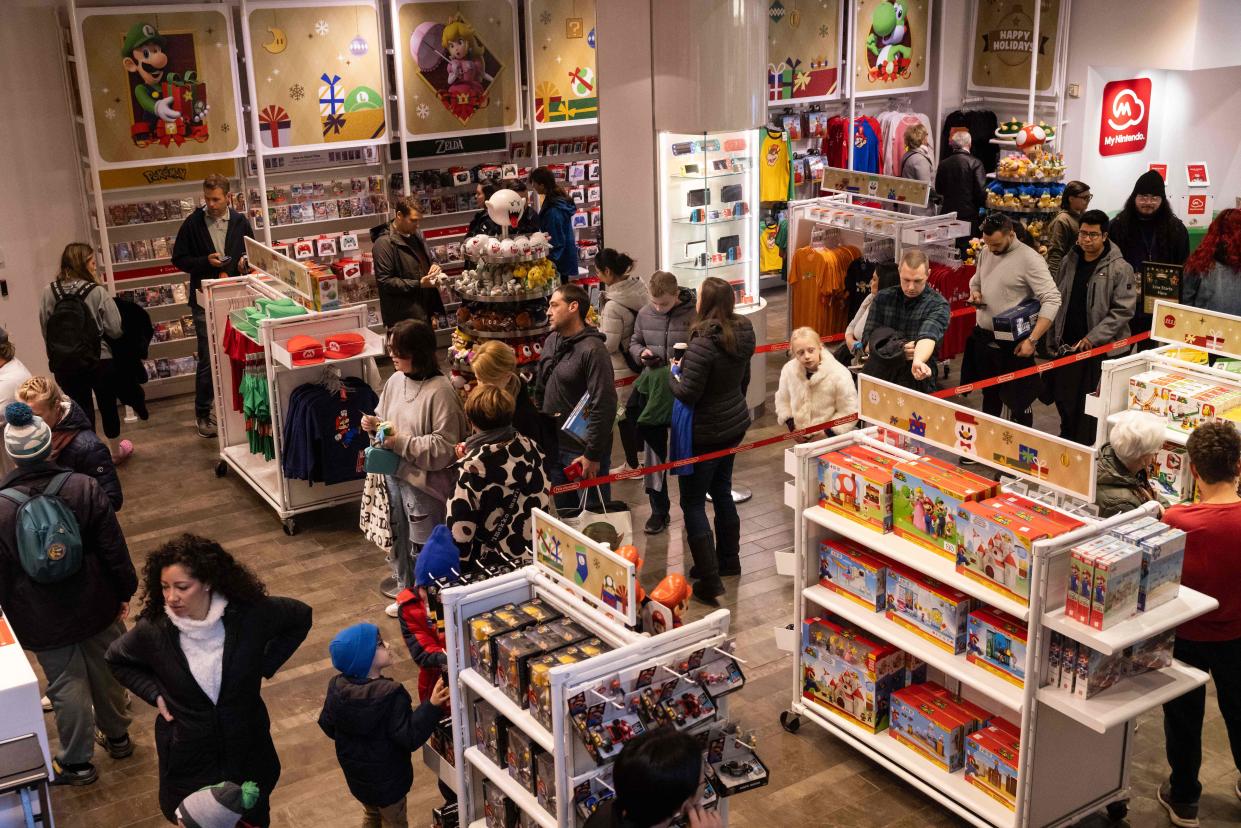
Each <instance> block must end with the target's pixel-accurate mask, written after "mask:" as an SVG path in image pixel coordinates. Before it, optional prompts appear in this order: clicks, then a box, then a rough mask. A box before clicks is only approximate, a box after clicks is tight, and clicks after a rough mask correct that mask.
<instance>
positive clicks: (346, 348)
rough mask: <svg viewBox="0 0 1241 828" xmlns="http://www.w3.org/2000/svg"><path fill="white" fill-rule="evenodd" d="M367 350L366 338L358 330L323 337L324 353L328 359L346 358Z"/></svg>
mask: <svg viewBox="0 0 1241 828" xmlns="http://www.w3.org/2000/svg"><path fill="white" fill-rule="evenodd" d="M365 350H366V338H365V337H363V336H362V334H360V333H358V332H357V331H346V332H345V333H334V334H328V335H327V336H325V337H323V354H324V356H326V357H327V358H328V359H345V358H346V357H351V356H357V355H358V354H360V353H362V352H363V351H365Z"/></svg>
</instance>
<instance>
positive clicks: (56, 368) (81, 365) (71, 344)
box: [45, 281, 103, 376]
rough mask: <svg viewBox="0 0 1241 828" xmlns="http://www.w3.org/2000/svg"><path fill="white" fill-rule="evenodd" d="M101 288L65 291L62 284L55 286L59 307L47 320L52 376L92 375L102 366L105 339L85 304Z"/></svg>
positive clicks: (48, 351) (92, 286) (92, 285)
mask: <svg viewBox="0 0 1241 828" xmlns="http://www.w3.org/2000/svg"><path fill="white" fill-rule="evenodd" d="M97 287H98V285H96V284H93V283H90V284H87V286H86V288H85V289H80V288H79V289H66V288H65V286H64V285H62V284H61V283H60V282H59V281H57V282H53V283H52V296H53V297H54V298H55V299H56V304H55V305H53V306H52V313H51V315H50V316H48V318H47V325H46V326H45V328H46V330H47V335H46V339H47V364H48V367H49V368H51V369H52V373H54V374H61V375H69V376H75V375H82V374H89V373H91V372H92V371H94V370H95V366H97V365H98V364H99V351H100V345H101V343H102V341H103V340H102V338H101V337H100V335H99V325H98V324H97V323H96V322H95V315H94V314H93V313H91V309H90V308H89V307H88V306H87V304H86V296H87V294H89V293H90V292H91V291H92V290H94V289H95V288H97Z"/></svg>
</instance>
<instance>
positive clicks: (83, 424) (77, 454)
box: [17, 377, 125, 512]
mask: <svg viewBox="0 0 1241 828" xmlns="http://www.w3.org/2000/svg"><path fill="white" fill-rule="evenodd" d="M17 399H18V401H19V402H24V403H25V404H26V405H28V406H30V410H31V411H33V412H34V413H35V414H37V415H38V416H40V417H42V418H43V422H45V423H47V427H48V428H50V429H51V430H52V455H51V458H50V459H51V461H52V462H53V463H55V464H56V465H58V466H61V467H62V468H66V469H69V470H70V471H75V472H81V473H82V474H85V475H87V476H89V477H93V478H95V480H96V481H97V482H98V483H99V485H100V486H102V487H103V491H104V493H105V494H106V495H107V496H108V502H110V503H111V504H112V509H113V510H114V511H117V512H119V511H121V506H123V505H124V504H125V493H124V492H123V491H122V489H121V478H120V477H119V476H118V475H117V473H116V465H115V464H113V462H112V457H111V455H109V454H108V447H107V446H105V445H104V444H103V441H102V440H100V439H99V437H98V436H97V435H96V434H95V432H94V431H92V430H91V427H90V423H88V422H87V421H86V415H85V414H83V413H82V407H81V406H80V405H78V404H77V403H75V402H74V401H73V400H71V399H69V398H68V397H66V396H65V395H64V393H63V392H62V391H61V390H60V386H59V385H57V384H56V380H54V379H52V378H51V377H31V378H30V379H28V380H26V381H25V382H23V383H22V384H21V387H20V388H18V389H17Z"/></svg>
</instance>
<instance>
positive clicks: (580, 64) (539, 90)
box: [526, 0, 599, 124]
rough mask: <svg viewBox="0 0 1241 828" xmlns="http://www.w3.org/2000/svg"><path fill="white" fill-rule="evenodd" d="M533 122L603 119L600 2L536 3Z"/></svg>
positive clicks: (531, 21)
mask: <svg viewBox="0 0 1241 828" xmlns="http://www.w3.org/2000/svg"><path fill="white" fill-rule="evenodd" d="M526 24H527V25H528V26H530V43H531V45H532V47H533V52H532V60H531V65H532V69H533V76H532V77H531V80H530V82H531V83H533V84H534V120H535V121H537V122H539V123H540V124H558V123H564V122H566V121H577V122H582V123H594V121H595V120H596V119H597V118H598V117H599V73H598V70H597V68H596V65H595V47H596V46H597V45H598V44H597V41H596V35H595V0H531V3H530V11H529V12H528V13H527V15H526Z"/></svg>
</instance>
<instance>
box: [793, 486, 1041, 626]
mask: <svg viewBox="0 0 1241 828" xmlns="http://www.w3.org/2000/svg"><path fill="white" fill-rule="evenodd" d="M802 514H803V515H805V516H806V518H807V519H808V520H810V521H811V522H813V523H817V524H818V525H819V526H822V527H823V528H825V529H830V530H832V531H833V532H836V533H838V534H840V535H844V536H845V537H846V538H848V539H849V540H852V541H856V542H857V543H860V544H862V545H863V546H865V547H867V548H868V549H872V550H874V551H875V552H878V553H879V554H881V555H884V556H885V557H888V558H891V559H892V560H894V561H896V562H897V563H900V564H904V565H905V566H908V567H910V568H912V569H916V570H918V571H919V572H921V573H922V574H924V575H930V576H931V577H932V578H934V579H935V580H937V581H939V582H940V583H942V584H946V585H947V586H950V587H952V588H954V589H959V590H961V591H962V592H964V593H965V594H966V595H971V596H973V597H974V598H977V599H978V600H980V601H982V602H983V603H985V604H987V605H989V606H992V607H995V608H996V609H999V610H1003V611H1004V612H1007V613H1008V614H1009V615H1011V616H1013V617H1014V618H1017V619H1019V620H1022V621H1024V620H1026V618H1028V617H1029V615H1030V608H1029V606H1027V605H1026V604H1023V603H1020V602H1018V601H1014V600H1013V599H1012V598H1009V597H1007V596H1005V595H1001V594H1000V593H999V592H996V591H995V590H994V589H991V588H990V587H988V586H987V585H986V584H983V583H979V582H978V581H975V580H974V579H973V578H969V577H966V576H965V575H962V574H960V573H959V572H957V566H956V564H955V563H954V562H952V561H950V560H948V559H947V558H945V557H943V556H941V555H936V554H935V553H934V552H932V551H931V550H929V549H927V548H926V547H924V546H919V545H918V544H916V543H913V542H912V541H907V540H905V539H904V538H902V537H899V536H898V535H896V534H894V533H892V532H888V533H886V534H880V533H879V532H876V531H874V530H873V529H869V528H867V527H865V526H863V525H862V524H860V523H858V522H857V521H853V520H850V519H849V518H847V517H844V516H842V515H837V514H836V513H835V512H829V511H828V510H827V509H824V508H823V507H822V506H811V507H810V508H809V509H806V510H805V511H803V512H802Z"/></svg>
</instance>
